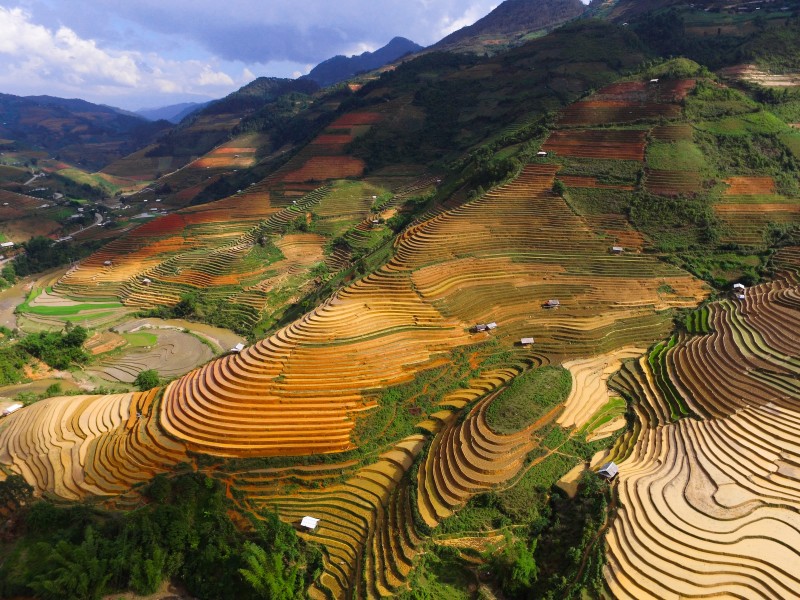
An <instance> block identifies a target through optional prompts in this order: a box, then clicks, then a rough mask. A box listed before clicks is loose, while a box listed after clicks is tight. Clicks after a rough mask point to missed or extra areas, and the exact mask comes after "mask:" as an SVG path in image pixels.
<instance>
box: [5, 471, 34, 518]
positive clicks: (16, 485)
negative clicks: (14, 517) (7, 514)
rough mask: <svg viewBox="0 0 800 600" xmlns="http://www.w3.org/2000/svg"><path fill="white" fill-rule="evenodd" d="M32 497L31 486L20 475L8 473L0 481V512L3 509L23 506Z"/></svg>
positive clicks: (14, 508)
mask: <svg viewBox="0 0 800 600" xmlns="http://www.w3.org/2000/svg"><path fill="white" fill-rule="evenodd" d="M32 497H33V488H32V487H31V486H30V485H28V482H27V481H25V479H24V478H23V477H22V475H9V476H8V477H6V479H5V481H0V512H2V511H3V510H4V509H6V510H10V511H12V512H13V511H15V510H17V509H18V508H20V507H22V506H25V505H26V504H28V502H30V501H31V498H32Z"/></svg>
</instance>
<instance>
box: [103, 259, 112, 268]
mask: <svg viewBox="0 0 800 600" xmlns="http://www.w3.org/2000/svg"><path fill="white" fill-rule="evenodd" d="M103 265H104V266H106V267H110V266H111V261H110V260H104V261H103Z"/></svg>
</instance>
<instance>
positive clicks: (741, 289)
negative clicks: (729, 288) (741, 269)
mask: <svg viewBox="0 0 800 600" xmlns="http://www.w3.org/2000/svg"><path fill="white" fill-rule="evenodd" d="M733 289H734V291H736V292H744V291H745V290H746V289H747V288H745V287H744V284H742V283H734V284H733Z"/></svg>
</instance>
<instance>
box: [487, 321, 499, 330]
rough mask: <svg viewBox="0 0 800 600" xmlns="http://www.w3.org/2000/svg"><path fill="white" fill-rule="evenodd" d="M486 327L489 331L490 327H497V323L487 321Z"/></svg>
mask: <svg viewBox="0 0 800 600" xmlns="http://www.w3.org/2000/svg"><path fill="white" fill-rule="evenodd" d="M486 329H488V330H489V331H491V330H492V329H497V323H495V322H494V321H492V322H491V323H487V324H486Z"/></svg>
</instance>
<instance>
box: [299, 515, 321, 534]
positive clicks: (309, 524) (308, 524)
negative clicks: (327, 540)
mask: <svg viewBox="0 0 800 600" xmlns="http://www.w3.org/2000/svg"><path fill="white" fill-rule="evenodd" d="M318 523H319V519H315V518H314V517H303V518H302V520H301V521H300V527H302V528H303V529H305V530H307V531H314V530H315V529H316V528H317V524H318Z"/></svg>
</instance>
